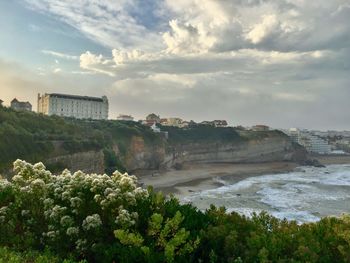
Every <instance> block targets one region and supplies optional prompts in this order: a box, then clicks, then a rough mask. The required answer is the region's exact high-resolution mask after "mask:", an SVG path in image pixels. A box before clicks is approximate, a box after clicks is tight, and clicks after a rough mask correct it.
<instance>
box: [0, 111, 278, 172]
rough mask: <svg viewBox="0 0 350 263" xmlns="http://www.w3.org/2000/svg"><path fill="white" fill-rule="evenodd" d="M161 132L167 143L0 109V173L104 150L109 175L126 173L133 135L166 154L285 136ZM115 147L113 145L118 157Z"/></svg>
mask: <svg viewBox="0 0 350 263" xmlns="http://www.w3.org/2000/svg"><path fill="white" fill-rule="evenodd" d="M161 129H162V131H167V132H168V134H169V139H168V140H167V141H165V140H164V137H163V136H162V135H161V134H159V133H154V132H153V131H152V130H151V129H150V128H149V127H146V126H144V125H142V124H140V123H138V122H128V121H116V120H108V121H104V120H101V121H92V120H77V119H72V118H61V117H57V116H44V115H41V114H36V113H33V112H18V111H14V110H12V109H9V108H4V107H1V106H0V172H1V171H2V172H4V171H6V170H8V169H10V167H11V163H12V162H13V161H14V160H16V159H17V158H22V159H26V160H28V161H31V162H36V161H42V160H44V161H45V160H47V159H48V158H50V157H55V156H60V155H66V154H73V153H78V152H84V151H91V150H93V151H100V150H102V151H103V153H104V157H105V168H106V170H105V171H106V172H107V173H108V174H111V173H112V172H113V171H114V170H116V169H117V170H121V171H125V170H126V169H125V167H124V161H125V159H126V158H127V156H130V151H131V149H132V147H131V144H132V143H131V142H132V138H133V137H135V136H137V137H141V138H142V139H143V141H144V142H145V145H146V146H150V147H158V146H161V147H162V146H166V147H165V149H167V150H170V151H171V150H172V149H173V147H174V146H175V147H176V146H177V145H179V144H180V145H181V144H189V143H212V142H214V143H239V142H243V141H249V140H255V139H258V140H260V139H264V138H266V137H271V136H279V137H281V136H282V137H285V135H283V134H281V133H280V132H278V131H271V132H250V131H244V132H242V131H238V130H236V129H234V128H232V127H227V128H215V127H212V126H206V125H195V126H193V127H191V128H190V129H180V128H177V127H165V126H162V127H161ZM114 146H117V148H118V151H119V153H118V154H116V152H115V149H116V147H114ZM63 166H64V165H63V164H61V163H50V164H48V168H49V169H50V170H51V171H53V172H59V171H62V170H63V168H64V167H63Z"/></svg>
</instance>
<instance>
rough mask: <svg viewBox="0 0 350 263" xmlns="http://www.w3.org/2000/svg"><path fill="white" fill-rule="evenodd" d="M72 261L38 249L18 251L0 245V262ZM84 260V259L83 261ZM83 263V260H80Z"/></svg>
mask: <svg viewBox="0 0 350 263" xmlns="http://www.w3.org/2000/svg"><path fill="white" fill-rule="evenodd" d="M62 262H63V263H74V262H77V261H74V260H67V259H65V260H62V259H61V258H58V257H57V256H54V255H53V254H52V253H50V252H48V251H46V252H41V253H40V252H38V251H26V252H18V251H14V250H11V249H8V248H6V247H0V263H62ZM85 262H86V261H85ZM80 263H84V261H80Z"/></svg>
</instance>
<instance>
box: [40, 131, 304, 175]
mask: <svg viewBox="0 0 350 263" xmlns="http://www.w3.org/2000/svg"><path fill="white" fill-rule="evenodd" d="M113 151H114V153H115V155H116V156H117V157H118V158H119V159H120V160H121V161H122V163H123V165H124V167H125V168H126V169H127V170H128V171H130V172H132V171H135V170H148V169H152V170H153V169H154V170H158V169H169V168H172V167H176V166H181V165H182V164H183V163H186V162H190V163H191V162H192V163H196V162H197V163H260V162H277V161H293V162H299V163H303V162H305V160H307V154H306V151H305V150H304V148H302V147H301V146H298V145H295V144H293V143H292V142H291V140H290V139H289V138H288V137H287V136H283V135H276V134H273V135H270V136H267V137H264V138H258V139H249V140H242V141H239V142H231V143H223V142H203V143H186V144H177V145H169V144H167V143H164V144H163V145H147V144H146V143H145V141H144V140H143V138H142V137H137V136H135V137H133V138H132V140H131V142H130V144H129V147H128V149H127V152H126V154H125V155H124V156H122V154H121V153H120V151H119V149H118V147H117V146H116V145H114V146H113ZM46 163H47V164H49V165H50V164H61V165H62V167H66V168H68V169H69V170H71V171H77V170H82V171H84V172H88V173H103V172H104V170H105V162H104V154H103V151H98V152H93V151H89V152H82V153H76V154H71V155H63V156H58V157H55V158H50V159H49V160H47V161H46Z"/></svg>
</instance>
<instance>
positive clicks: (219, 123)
mask: <svg viewBox="0 0 350 263" xmlns="http://www.w3.org/2000/svg"><path fill="white" fill-rule="evenodd" d="M199 124H201V125H209V126H213V127H218V128H219V127H227V121H225V120H215V121H202V122H201V123H199Z"/></svg>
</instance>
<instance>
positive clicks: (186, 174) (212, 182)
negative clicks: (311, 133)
mask: <svg viewBox="0 0 350 263" xmlns="http://www.w3.org/2000/svg"><path fill="white" fill-rule="evenodd" d="M312 158H317V159H318V160H319V161H320V162H321V163H322V164H325V165H329V164H350V156H313V157H312ZM298 166H300V165H299V164H297V163H293V162H271V163H247V164H230V163H212V164H185V165H184V166H183V168H182V169H181V170H170V171H163V172H159V171H143V172H142V173H136V175H137V176H138V178H139V182H140V183H141V184H143V185H144V186H149V185H151V186H153V187H154V189H155V190H158V191H162V192H163V193H165V194H174V195H175V196H177V197H181V198H182V197H185V196H187V195H189V194H191V193H194V192H200V191H204V190H209V189H214V188H217V187H220V186H222V185H223V181H222V180H220V179H225V181H229V182H230V183H232V184H233V183H236V182H239V181H241V180H243V179H246V178H248V177H252V176H259V175H268V174H277V173H287V172H292V171H293V170H294V169H295V168H296V167H298Z"/></svg>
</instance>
